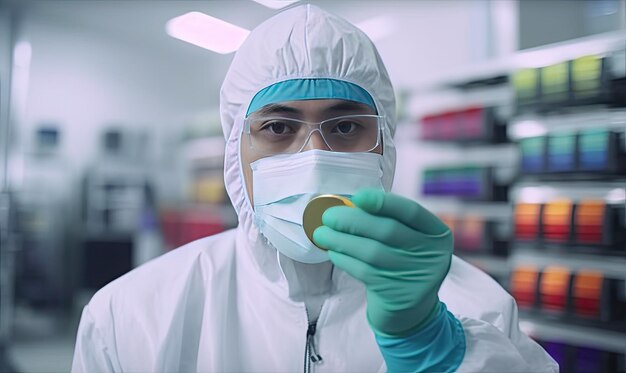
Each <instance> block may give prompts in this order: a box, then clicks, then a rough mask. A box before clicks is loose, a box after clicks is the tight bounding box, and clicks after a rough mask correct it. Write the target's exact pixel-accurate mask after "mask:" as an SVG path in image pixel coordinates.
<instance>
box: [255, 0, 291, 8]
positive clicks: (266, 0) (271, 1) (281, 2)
mask: <svg viewBox="0 0 626 373" xmlns="http://www.w3.org/2000/svg"><path fill="white" fill-rule="evenodd" d="M252 1H254V2H255V3H259V4H261V5H265V6H266V7H268V8H271V9H281V8H284V7H286V6H287V5H291V4H293V3H297V2H298V0H252Z"/></svg>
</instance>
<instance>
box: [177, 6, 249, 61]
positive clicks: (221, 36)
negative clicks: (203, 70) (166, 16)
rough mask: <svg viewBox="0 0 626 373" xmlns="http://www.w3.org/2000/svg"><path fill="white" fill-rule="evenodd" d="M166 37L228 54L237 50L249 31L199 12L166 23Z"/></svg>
mask: <svg viewBox="0 0 626 373" xmlns="http://www.w3.org/2000/svg"><path fill="white" fill-rule="evenodd" d="M165 29H166V31H167V33H168V35H170V36H172V37H174V38H176V39H180V40H182V41H186V42H187V43H191V44H193V45H197V46H198V47H201V48H205V49H208V50H211V51H213V52H217V53H221V54H228V53H232V52H234V51H236V50H237V49H239V47H240V46H241V44H242V43H243V42H244V40H246V37H248V34H250V31H249V30H246V29H245V28H242V27H239V26H236V25H233V24H232V23H228V22H226V21H223V20H221V19H219V18H215V17H211V16H210V15H208V14H204V13H200V12H189V13H186V14H183V15H182V16H178V17H175V18H172V19H170V20H169V21H167V24H166V26H165Z"/></svg>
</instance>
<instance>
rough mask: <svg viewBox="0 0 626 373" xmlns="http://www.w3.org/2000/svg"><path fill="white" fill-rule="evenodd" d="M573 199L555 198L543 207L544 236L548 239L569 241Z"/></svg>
mask: <svg viewBox="0 0 626 373" xmlns="http://www.w3.org/2000/svg"><path fill="white" fill-rule="evenodd" d="M572 206H573V205H572V201H570V200H567V199H562V200H555V201H552V202H549V203H546V205H545V206H544V207H543V219H542V222H543V237H544V239H545V240H546V241H551V242H567V241H568V240H569V235H570V231H571V217H572Z"/></svg>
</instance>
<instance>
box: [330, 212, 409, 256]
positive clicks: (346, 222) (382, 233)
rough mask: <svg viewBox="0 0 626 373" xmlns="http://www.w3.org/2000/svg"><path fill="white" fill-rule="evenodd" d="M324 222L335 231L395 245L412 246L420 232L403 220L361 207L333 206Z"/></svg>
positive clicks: (401, 246)
mask: <svg viewBox="0 0 626 373" xmlns="http://www.w3.org/2000/svg"><path fill="white" fill-rule="evenodd" d="M322 222H323V223H324V225H325V226H327V227H330V228H332V229H333V230H335V231H339V232H344V233H348V234H351V235H354V236H360V237H366V238H371V239H373V240H376V241H379V242H382V243H384V244H386V245H389V246H393V247H400V248H403V247H411V246H413V245H414V244H415V241H416V240H418V239H419V235H420V233H419V232H417V231H416V230H414V229H412V228H409V227H407V226H406V225H404V224H402V223H401V222H399V221H397V220H395V219H391V218H387V217H384V216H376V215H372V214H370V213H368V212H366V211H364V210H362V209H360V208H352V207H345V206H336V207H331V208H329V209H328V210H326V212H324V215H322Z"/></svg>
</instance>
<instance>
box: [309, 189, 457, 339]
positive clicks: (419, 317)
mask: <svg viewBox="0 0 626 373" xmlns="http://www.w3.org/2000/svg"><path fill="white" fill-rule="evenodd" d="M352 202H353V203H354V204H355V205H356V207H357V208H353V207H345V206H341V207H332V208H329V209H328V210H326V212H325V213H324V215H323V216H322V222H323V224H324V225H322V226H321V227H319V228H317V229H316V230H315V232H314V233H313V240H314V241H315V243H316V244H317V245H318V246H320V247H322V248H325V249H327V250H329V252H328V255H329V257H330V260H331V261H332V262H333V263H334V264H335V265H336V266H337V267H339V268H341V269H342V270H344V271H345V272H347V273H348V274H350V275H351V276H353V277H354V278H356V279H357V280H359V281H361V282H363V283H364V284H365V288H366V291H367V317H368V320H369V323H370V326H371V327H372V328H373V329H374V331H376V332H377V333H379V334H382V335H387V336H391V337H403V336H408V335H411V334H414V333H415V332H417V331H418V330H419V329H420V328H421V327H422V326H424V325H426V324H427V323H428V321H430V319H432V318H433V317H434V316H435V315H436V314H437V312H438V310H439V297H438V295H437V293H438V291H439V287H440V286H441V282H442V281H443V279H444V278H445V276H446V274H447V273H448V269H449V268H450V262H451V258H452V250H453V237H452V233H451V232H450V229H449V228H448V227H447V226H446V225H445V224H444V223H443V222H442V221H441V220H439V219H438V218H437V217H436V216H435V215H433V214H432V213H431V212H429V211H428V210H426V209H425V208H423V207H422V206H420V205H419V204H418V203H416V202H414V201H412V200H410V199H406V198H403V197H400V196H398V195H395V194H392V193H385V192H383V191H381V190H375V189H363V190H360V191H358V192H357V193H356V194H355V195H354V196H353V197H352Z"/></svg>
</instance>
